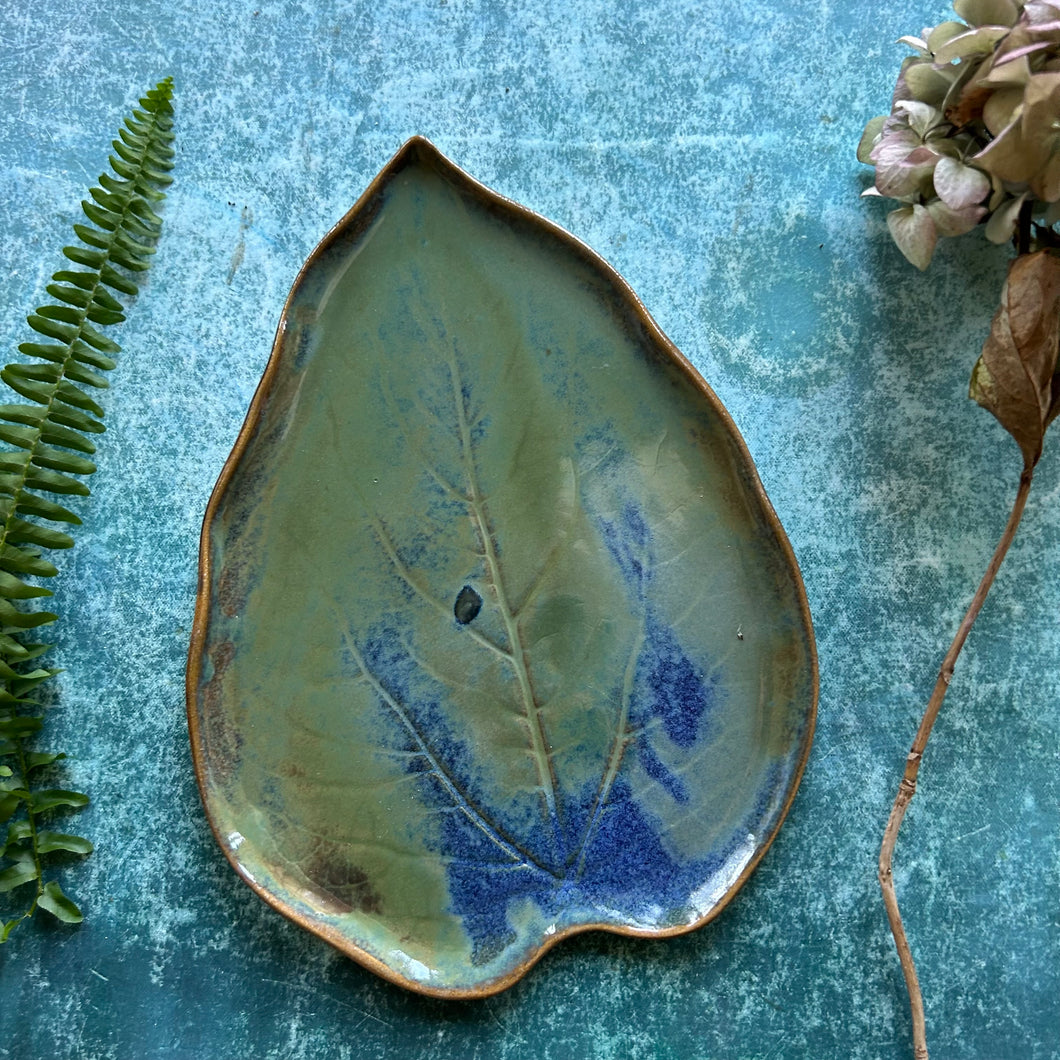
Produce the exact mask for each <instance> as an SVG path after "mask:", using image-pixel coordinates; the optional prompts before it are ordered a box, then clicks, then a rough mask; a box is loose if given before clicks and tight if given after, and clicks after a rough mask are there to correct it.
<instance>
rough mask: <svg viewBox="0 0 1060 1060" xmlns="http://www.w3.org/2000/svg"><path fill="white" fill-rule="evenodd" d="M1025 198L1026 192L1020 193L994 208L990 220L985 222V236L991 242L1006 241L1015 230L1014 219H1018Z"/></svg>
mask: <svg viewBox="0 0 1060 1060" xmlns="http://www.w3.org/2000/svg"><path fill="white" fill-rule="evenodd" d="M1026 200H1027V196H1026V194H1024V195H1021V196H1020V197H1019V198H1018V199H1009V201H1008V202H1006V203H1004V204H1003V205H1002V206H1001V208H1000V209H997V210H995V211H994V212H993V213H992V214H991V215H990V220H989V221H987V222H986V238H987V239H989V240H990V242H991V243H1007V242H1008V241H1009V240H1010V239H1011V238H1012V233H1013V232H1014V231H1015V230H1016V221H1017V220H1018V219H1019V215H1020V209H1021V208H1022V207H1023V204H1024V202H1026Z"/></svg>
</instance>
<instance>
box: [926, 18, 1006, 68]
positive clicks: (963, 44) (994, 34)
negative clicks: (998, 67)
mask: <svg viewBox="0 0 1060 1060" xmlns="http://www.w3.org/2000/svg"><path fill="white" fill-rule="evenodd" d="M1007 33H1008V27H1006V26H980V27H979V28H978V29H973V30H970V31H969V32H968V33H962V34H960V36H957V37H954V38H952V40H949V41H947V42H946V43H945V44H944V45H942V47H941V48H939V49H938V51H936V52H935V62H937V63H951V62H953V60H954V59H967V58H969V57H971V56H973V55H989V54H990V53H991V52H992V51H993V50H994V45H995V44H996V43H997V42H998V41H999V40H1000V39H1001V38H1002V37H1004V36H1005V35H1006V34H1007Z"/></svg>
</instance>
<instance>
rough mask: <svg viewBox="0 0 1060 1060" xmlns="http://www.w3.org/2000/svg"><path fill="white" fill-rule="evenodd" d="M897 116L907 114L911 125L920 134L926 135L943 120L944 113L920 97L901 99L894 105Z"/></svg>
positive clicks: (921, 135)
mask: <svg viewBox="0 0 1060 1060" xmlns="http://www.w3.org/2000/svg"><path fill="white" fill-rule="evenodd" d="M894 113H895V116H896V117H898V116H899V115H902V114H905V115H906V117H907V119H908V121H909V127H910V128H911V129H912V130H913V132H915V133H916V134H917V135H918V136H920V137H924V136H926V135H927V134H928V132H930V130H931V129H933V128H934V127H935V126H936V125H938V123H939V122H940V121H941V120H942V113H941V112H940V111H938V110H937V109H936V108H935V107H933V106H931V105H930V104H929V103H924V102H922V101H921V100H918V99H903V100H899V102H897V103H896V104H895V105H894Z"/></svg>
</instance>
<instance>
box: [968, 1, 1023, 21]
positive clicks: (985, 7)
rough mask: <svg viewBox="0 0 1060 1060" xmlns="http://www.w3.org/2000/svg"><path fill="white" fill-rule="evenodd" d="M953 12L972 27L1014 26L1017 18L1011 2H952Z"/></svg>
mask: <svg viewBox="0 0 1060 1060" xmlns="http://www.w3.org/2000/svg"><path fill="white" fill-rule="evenodd" d="M953 10H954V11H956V12H957V14H958V15H960V17H961V18H963V19H964V21H965V22H967V23H968V24H969V25H972V26H986V25H997V26H1014V25H1015V24H1016V19H1018V18H1019V8H1018V7H1017V6H1016V4H1015V3H1014V2H1013V0H954V3H953Z"/></svg>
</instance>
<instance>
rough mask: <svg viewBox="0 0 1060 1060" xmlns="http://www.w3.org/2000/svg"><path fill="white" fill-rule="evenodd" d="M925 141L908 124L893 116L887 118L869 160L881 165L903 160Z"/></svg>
mask: <svg viewBox="0 0 1060 1060" xmlns="http://www.w3.org/2000/svg"><path fill="white" fill-rule="evenodd" d="M922 142H923V141H922V140H921V139H920V137H919V136H917V134H916V133H915V132H913V130H912V129H910V128H909V126H908V125H901V124H898V123H897V122H895V120H894V119H893V118H887V120H886V121H885V122H884V124H883V131H882V132H881V133H880V136H879V139H878V140H877V141H876V146H875V147H873V149H872V150H871V151H870V152H869V161H870V162H874V163H875V164H876V165H879V164H880V163H881V162H882V163H884V164H885V165H888V164H891V163H894V162H901V161H903V160H904V159H905V157H906V156H907V155H908V154H909V152H910V151H915V150H916V149H917V148H918V147H919V146H920V145H921V143H922Z"/></svg>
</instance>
